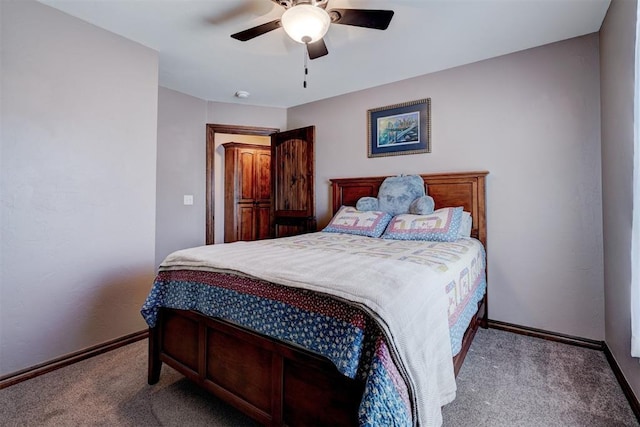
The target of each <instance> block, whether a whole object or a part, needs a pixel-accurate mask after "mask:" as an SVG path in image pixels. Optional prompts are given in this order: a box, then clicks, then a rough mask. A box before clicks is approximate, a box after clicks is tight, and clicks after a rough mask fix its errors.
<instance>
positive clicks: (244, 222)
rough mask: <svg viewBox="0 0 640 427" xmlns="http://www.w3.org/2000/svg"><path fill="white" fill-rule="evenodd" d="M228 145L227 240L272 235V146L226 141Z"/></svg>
mask: <svg viewBox="0 0 640 427" xmlns="http://www.w3.org/2000/svg"><path fill="white" fill-rule="evenodd" d="M223 146H224V149H225V237H224V241H225V242H235V241H237V240H257V239H266V238H269V237H270V236H271V233H270V231H271V228H270V222H271V220H270V214H271V150H270V147H269V146H260V145H253V144H242V143H235V142H231V143H226V144H223Z"/></svg>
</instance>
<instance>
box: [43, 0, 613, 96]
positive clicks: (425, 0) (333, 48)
mask: <svg viewBox="0 0 640 427" xmlns="http://www.w3.org/2000/svg"><path fill="white" fill-rule="evenodd" d="M40 1H41V2H42V3H44V4H47V5H49V6H52V7H54V8H57V9H59V10H61V11H64V12H66V13H68V14H70V15H73V16H76V17H78V18H80V19H82V20H85V21H88V22H90V23H92V24H94V25H97V26H98V27H102V28H104V29H107V30H109V31H112V32H114V33H116V34H120V35H122V36H124V37H126V38H128V39H131V40H134V41H136V42H138V43H141V44H143V45H145V46H148V47H150V48H152V49H155V50H157V51H158V52H159V57H160V75H159V79H160V85H162V86H164V87H168V88H170V89H174V90H177V91H180V92H183V93H187V94H189V95H193V96H196V97H199V98H202V99H205V100H211V101H219V102H236V103H243V104H251V105H265V106H275V107H292V106H295V105H300V104H304V103H307V102H311V101H316V100H319V99H323V98H328V97H331V96H336V95H340V94H343V93H347V92H353V91H356V90H361V89H366V88H370V87H374V86H378V85H381V84H385V83H391V82H395V81H398V80H403V79H406V78H409V77H415V76H419V75H423V74H427V73H431V72H434V71H439V70H443V69H447V68H451V67H455V66H458V65H463V64H468V63H471V62H475V61H480V60H483V59H487V58H491V57H495V56H499V55H504V54H507V53H511V52H515V51H519V50H523V49H528V48H531V47H535V46H540V45H543V44H547V43H551V42H555V41H559V40H565V39H568V38H571V37H576V36H581V35H585V34H589V33H593V32H596V31H598V30H599V29H600V25H601V24H602V20H603V19H604V16H605V14H606V11H607V8H608V7H609V2H610V0H396V1H390V0H387V1H383V0H330V1H329V5H328V7H327V9H328V10H329V9H332V8H337V7H344V8H362V9H391V10H394V11H395V15H394V16H393V19H392V21H391V24H390V25H389V28H388V29H387V30H386V31H380V30H372V29H367V28H358V27H351V26H346V25H336V24H332V25H331V27H330V28H329V32H328V33H327V35H326V36H325V42H326V45H327V48H328V49H329V55H327V56H324V57H322V58H318V59H315V60H313V61H309V76H308V87H307V88H306V89H304V88H303V86H302V82H303V77H304V76H303V72H304V68H303V64H304V52H305V48H304V46H303V45H301V44H298V43H295V42H294V41H292V40H290V39H289V38H288V37H287V36H286V34H285V33H284V31H283V30H282V29H277V30H274V31H272V32H270V33H267V34H264V35H262V36H259V37H257V38H255V39H253V40H250V41H247V42H240V41H237V40H234V39H232V38H231V37H229V36H230V34H233V33H236V32H238V31H242V30H244V29H247V28H249V27H253V26H255V25H259V24H262V23H265V22H269V21H271V20H274V19H277V18H279V17H280V16H281V15H282V12H283V11H284V9H283V8H282V7H280V6H278V5H276V4H275V3H273V2H271V1H270V0H208V1H204V0H40ZM238 90H244V91H247V92H249V93H250V94H251V95H250V97H249V98H247V99H239V98H236V97H234V94H235V92H236V91H238Z"/></svg>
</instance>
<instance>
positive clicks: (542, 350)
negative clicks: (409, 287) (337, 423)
mask: <svg viewBox="0 0 640 427" xmlns="http://www.w3.org/2000/svg"><path fill="white" fill-rule="evenodd" d="M146 346H147V344H146V341H142V342H137V343H134V344H131V345H129V346H126V347H123V348H121V349H118V350H115V351H112V352H110V353H107V354H104V355H101V356H98V357H95V358H92V359H89V360H85V361H82V362H79V363H77V364H75V365H73V366H69V367H66V368H63V369H59V370H57V371H54V372H51V373H49V374H46V375H43V376H41V377H37V378H35V379H32V380H29V381H26V382H24V383H20V384H17V385H14V386H12V387H8V388H6V389H4V390H0V426H20V427H22V426H234V427H235V426H253V425H256V424H255V423H254V422H253V421H252V420H250V419H248V418H246V417H245V416H244V415H242V414H240V413H238V412H237V411H236V410H235V409H233V408H231V407H229V406H227V405H225V404H224V403H221V402H220V401H218V400H217V399H216V398H214V397H212V396H210V395H208V394H207V393H205V392H203V391H201V390H200V389H199V388H197V387H196V386H194V385H193V384H192V383H190V382H189V381H188V380H186V379H184V378H183V377H182V376H181V375H179V374H178V373H177V372H175V371H174V370H172V369H171V368H169V367H167V366H166V365H165V366H163V368H162V374H161V376H160V382H159V383H158V384H156V385H154V386H149V385H147V383H146V373H147V347H146ZM443 415H444V420H445V422H444V425H445V426H447V427H465V426H474V427H475V426H491V427H494V426H498V427H501V426H505V427H507V426H508V427H511V426H531V427H534V426H535V427H539V426H558V427H560V426H562V427H565V426H576V427H582V426H602V427H605V426H606V427H615V426H638V423H637V421H636V419H635V417H634V415H633V413H632V411H631V409H630V407H629V404H628V402H627V401H626V399H625V397H624V395H623V394H622V390H621V389H620V386H619V385H618V383H617V382H616V379H615V377H614V375H613V373H612V372H611V369H610V368H609V366H608V364H607V362H606V359H605V357H604V355H603V354H602V353H601V352H599V351H595V350H588V349H583V348H579V347H574V346H569V345H564V344H559V343H554V342H550V341H544V340H540V339H536V338H531V337H525V336H521V335H515V334H512V333H508V332H503V331H497V330H482V329H481V330H479V331H478V335H477V336H476V339H475V341H474V343H473V345H472V347H471V350H470V352H469V354H468V356H467V359H466V361H465V364H464V365H463V367H462V370H461V371H460V375H459V376H458V396H457V398H456V400H455V401H454V402H453V403H451V404H449V405H447V406H445V407H444V409H443Z"/></svg>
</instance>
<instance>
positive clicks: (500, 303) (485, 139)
mask: <svg viewBox="0 0 640 427" xmlns="http://www.w3.org/2000/svg"><path fill="white" fill-rule="evenodd" d="M599 77H600V76H599V54H598V35H597V34H591V35H588V36H584V37H580V38H575V39H571V40H568V41H564V42H560V43H555V44H551V45H546V46H542V47H539V48H535V49H530V50H527V51H522V52H518V53H514V54H510V55H506V56H502V57H499V58H494V59H490V60H486V61H483V62H478V63H474V64H470V65H467V66H463V67H459V68H454V69H450V70H446V71H443V72H439V73H434V74H429V75H425V76H421V77H417V78H413V79H409V80H404V81H401V82H397V83H393V84H389V85H385V86H381V87H378V88H374V89H369V90H365V91H360V92H355V93H352V94H348V95H344V96H339V97H335V98H332V99H327V100H323V101H318V102H314V103H310V104H306V105H302V106H298V107H294V108H291V109H289V110H288V127H289V128H290V129H291V128H296V127H301V126H306V125H311V124H315V125H316V194H317V199H316V200H317V214H318V219H319V225H324V224H326V223H327V222H328V220H329V218H330V212H329V196H330V194H329V187H328V180H329V179H330V178H336V177H353V176H367V175H384V174H398V173H427V172H440V171H460V170H478V169H487V170H489V171H490V175H489V176H488V184H487V185H488V190H487V192H488V194H487V196H488V207H487V210H488V254H489V301H490V304H489V307H490V317H491V318H492V319H495V320H502V321H506V322H511V323H515V324H519V325H525V326H530V327H535V328H541V329H545V330H549V331H555V332H560V333H565V334H571V335H576V336H580V337H586V338H592V339H598V340H602V339H604V328H603V325H604V320H603V316H604V305H603V271H602V270H603V268H602V200H601V179H600V178H601V174H600V164H601V157H600V90H599ZM426 97H430V98H431V101H432V125H433V132H432V136H433V149H432V153H430V154H419V155H409V156H395V157H384V158H374V159H369V158H367V147H366V141H367V115H366V111H367V109H371V108H376V107H381V106H384V105H391V104H396V103H400V102H405V101H411V100H415V99H420V98H426Z"/></svg>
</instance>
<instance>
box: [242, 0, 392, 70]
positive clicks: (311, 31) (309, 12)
mask: <svg viewBox="0 0 640 427" xmlns="http://www.w3.org/2000/svg"><path fill="white" fill-rule="evenodd" d="M271 1H272V2H274V3H276V4H278V5H280V6H282V7H284V8H285V11H284V13H283V14H282V17H281V18H280V19H276V20H274V21H271V22H267V23H265V24H261V25H258V26H256V27H253V28H249V29H247V30H244V31H240V32H239V33H235V34H232V35H231V37H232V38H234V39H236V40H240V41H243V42H246V41H247V40H251V39H252V38H254V37H258V36H261V35H262V34H265V33H268V32H269V31H273V30H275V29H278V28H280V27H282V28H283V29H284V31H285V32H286V33H287V34H288V35H289V37H291V38H292V39H293V40H295V41H297V42H298V43H303V44H305V45H306V46H307V52H308V53H309V59H316V58H320V57H322V56H325V55H327V54H328V53H329V51H328V50H327V45H326V44H325V43H324V40H323V37H324V35H325V34H326V33H327V31H328V30H329V25H330V24H342V25H353V26H356V27H365V28H374V29H376V30H386V29H387V27H388V26H389V23H390V22H391V18H392V17H393V11H392V10H373V9H330V10H328V11H327V10H326V7H327V3H328V2H329V0H271Z"/></svg>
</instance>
